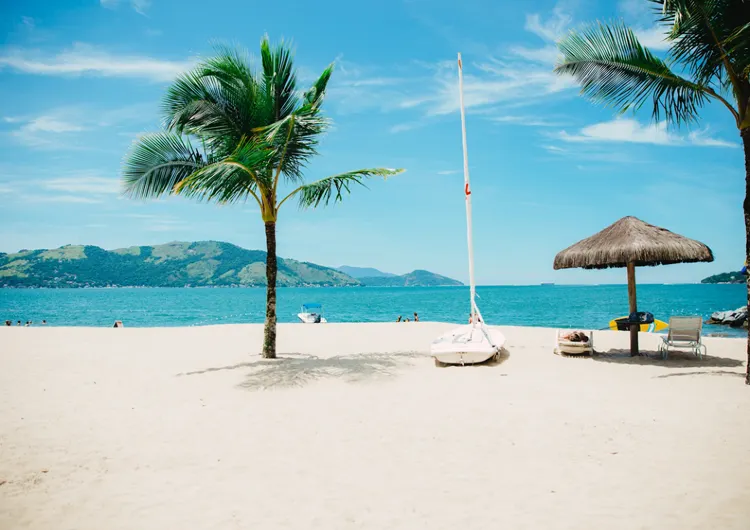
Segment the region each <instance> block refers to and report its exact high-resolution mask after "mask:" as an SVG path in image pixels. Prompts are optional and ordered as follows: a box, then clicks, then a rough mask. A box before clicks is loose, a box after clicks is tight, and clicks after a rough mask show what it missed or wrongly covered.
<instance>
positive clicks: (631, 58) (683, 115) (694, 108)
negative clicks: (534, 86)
mask: <svg viewBox="0 0 750 530" xmlns="http://www.w3.org/2000/svg"><path fill="white" fill-rule="evenodd" d="M558 46H559V48H560V51H561V52H562V54H563V61H562V63H560V64H558V65H557V66H556V67H555V72H557V73H558V74H569V75H572V76H573V77H574V78H575V79H576V80H577V81H578V82H579V83H580V85H581V92H582V93H583V94H584V95H586V96H587V97H589V98H590V99H592V100H594V101H596V102H599V103H603V104H605V105H608V106H611V107H614V108H615V109H617V110H618V111H619V112H626V111H628V110H637V109H639V108H640V107H641V106H642V105H643V104H644V103H645V102H646V101H647V100H649V99H651V100H652V102H653V109H652V113H653V116H654V119H657V120H658V119H660V118H661V117H662V116H663V117H664V118H666V120H667V121H668V122H669V123H672V124H681V123H685V122H691V121H694V120H696V119H697V117H698V109H699V108H700V107H701V106H702V105H703V104H704V103H705V102H706V101H707V99H708V97H709V93H708V92H707V91H706V88H707V87H704V86H702V85H700V84H698V83H694V82H692V81H690V80H688V79H685V78H683V77H681V76H679V75H677V74H676V73H674V72H673V71H672V70H670V68H669V66H667V64H666V63H665V62H664V61H662V60H661V59H659V58H658V57H656V56H655V55H653V54H652V53H651V52H650V51H649V50H648V49H647V48H645V47H643V46H642V45H641V44H640V42H638V39H637V37H636V36H635V34H634V33H633V31H631V30H630V29H629V28H627V27H625V26H624V25H622V24H620V23H616V24H613V25H609V26H607V25H603V24H598V25H594V26H590V27H588V28H586V29H584V30H583V31H580V32H571V33H570V34H568V35H567V36H566V37H564V38H563V39H562V40H561V41H560V43H559V44H558Z"/></svg>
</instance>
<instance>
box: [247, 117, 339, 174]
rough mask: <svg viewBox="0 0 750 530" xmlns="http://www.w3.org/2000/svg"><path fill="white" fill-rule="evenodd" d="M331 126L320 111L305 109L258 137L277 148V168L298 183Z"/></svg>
mask: <svg viewBox="0 0 750 530" xmlns="http://www.w3.org/2000/svg"><path fill="white" fill-rule="evenodd" d="M328 124H329V122H328V120H327V119H326V118H324V117H323V116H322V115H321V113H320V112H319V108H318V107H303V108H302V109H300V110H298V111H295V112H294V113H292V114H291V115H289V116H287V117H286V118H284V119H282V120H279V121H277V122H275V123H273V124H271V125H269V126H268V127H265V128H263V129H260V130H259V131H258V133H259V134H261V135H262V136H263V138H264V141H265V142H266V143H267V144H268V145H270V146H273V148H274V156H273V158H272V163H273V166H274V167H276V168H278V169H279V170H280V172H281V173H283V174H284V176H285V177H287V178H288V179H289V180H291V181H292V182H296V181H300V180H302V178H303V169H304V167H305V165H306V163H307V161H308V160H309V159H310V158H312V157H313V156H315V155H316V154H318V151H317V145H318V142H319V139H320V136H321V135H322V134H323V133H324V132H325V131H326V129H327V128H328Z"/></svg>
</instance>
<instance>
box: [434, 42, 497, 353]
mask: <svg viewBox="0 0 750 530" xmlns="http://www.w3.org/2000/svg"><path fill="white" fill-rule="evenodd" d="M458 92H459V98H460V102H461V134H462V139H463V148H464V190H463V191H464V196H465V200H466V235H467V241H468V246H469V296H470V300H469V302H470V306H471V317H470V319H469V320H470V322H469V324H467V325H464V326H460V327H458V328H456V329H453V330H451V331H449V332H448V333H445V334H444V335H441V336H440V337H438V338H437V339H435V340H434V341H433V342H432V345H431V346H430V353H431V354H432V356H433V357H434V358H435V364H436V365H437V366H442V365H446V364H461V365H464V364H477V363H482V362H485V361H488V360H490V359H492V358H497V356H498V354H499V353H500V350H501V349H502V347H503V345H504V344H505V336H504V335H503V334H502V333H501V332H500V331H498V330H497V329H491V328H488V327H487V326H485V325H484V319H483V318H482V314H481V313H480V312H479V307H477V303H476V284H475V282H474V244H473V240H472V229H471V186H470V185H469V155H468V150H467V147H466V111H465V109H464V74H463V65H462V64H461V54H460V53H459V54H458Z"/></svg>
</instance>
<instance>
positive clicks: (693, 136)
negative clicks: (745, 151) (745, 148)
mask: <svg viewBox="0 0 750 530" xmlns="http://www.w3.org/2000/svg"><path fill="white" fill-rule="evenodd" d="M707 134H708V129H705V130H702V131H693V132H691V133H690V134H688V137H687V141H688V142H689V143H690V144H692V145H704V146H708V147H739V145H737V144H735V143H732V142H727V141H725V140H720V139H718V138H710V137H708V136H706V135H707Z"/></svg>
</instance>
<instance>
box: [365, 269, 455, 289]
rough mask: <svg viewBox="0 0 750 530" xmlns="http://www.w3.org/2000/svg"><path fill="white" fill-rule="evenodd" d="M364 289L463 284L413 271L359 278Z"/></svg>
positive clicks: (424, 272)
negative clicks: (398, 274)
mask: <svg viewBox="0 0 750 530" xmlns="http://www.w3.org/2000/svg"><path fill="white" fill-rule="evenodd" d="M359 281H360V282H361V283H362V285H364V286H366V287H437V286H447V285H463V283H461V282H459V281H458V280H454V279H452V278H448V277H446V276H440V275H439V274H435V273H434V272H430V271H424V270H415V271H412V272H410V273H409V274H403V275H401V276H367V277H363V278H359Z"/></svg>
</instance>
